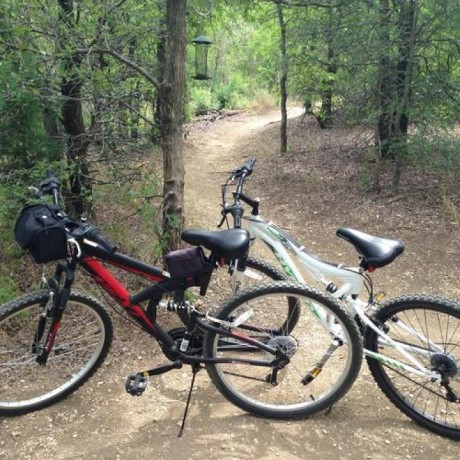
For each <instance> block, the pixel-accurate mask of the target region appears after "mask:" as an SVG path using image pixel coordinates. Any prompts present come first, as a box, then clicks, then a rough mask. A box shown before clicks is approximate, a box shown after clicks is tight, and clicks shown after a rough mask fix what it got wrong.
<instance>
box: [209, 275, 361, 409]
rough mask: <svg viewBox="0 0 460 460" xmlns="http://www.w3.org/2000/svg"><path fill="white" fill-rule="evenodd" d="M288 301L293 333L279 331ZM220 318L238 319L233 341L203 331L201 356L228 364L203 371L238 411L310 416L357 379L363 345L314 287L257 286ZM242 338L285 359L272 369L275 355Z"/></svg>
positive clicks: (336, 306) (333, 303)
mask: <svg viewBox="0 0 460 460" xmlns="http://www.w3.org/2000/svg"><path fill="white" fill-rule="evenodd" d="M287 299H291V300H290V301H291V302H295V304H296V310H297V320H296V322H297V324H296V327H295V328H294V329H293V330H292V329H291V330H286V329H284V328H283V324H286V323H289V318H286V302H287ZM318 315H324V318H325V319H326V322H327V324H328V327H325V326H324V325H323V324H321V323H320V321H319V320H318ZM218 318H219V319H220V320H224V321H227V322H229V323H232V322H236V323H239V322H240V321H242V322H241V324H238V325H237V326H236V327H232V328H231V330H232V332H233V333H234V336H232V337H227V336H226V334H220V333H216V332H208V333H207V334H206V336H205V342H204V354H205V356H206V357H207V358H213V359H214V358H221V359H226V360H227V362H225V363H218V364H208V365H207V370H208V373H209V376H210V378H211V380H212V382H213V383H214V385H215V386H216V388H217V389H218V390H219V391H220V392H221V393H222V395H223V396H225V397H226V398H227V399H228V400H229V401H231V402H232V403H234V404H235V405H237V406H238V407H240V408H241V409H243V410H246V411H248V412H251V413H253V414H256V415H261V416H264V417H273V418H298V417H305V416H309V415H312V414H314V413H316V412H319V411H321V410H324V409H326V408H328V407H329V406H331V405H332V404H334V403H335V402H336V401H337V400H338V399H339V398H341V397H342V396H343V395H344V394H345V393H346V392H347V391H348V389H349V388H350V387H351V385H352V384H353V382H354V381H355V379H356V377H357V376H358V373H359V369H360V366H361V360H362V344H361V338H360V335H359V332H358V329H357V327H356V324H355V323H354V321H352V320H351V318H350V317H349V316H348V314H347V313H346V312H345V311H344V310H343V309H342V308H341V306H340V305H339V304H338V303H337V301H335V300H334V299H333V298H332V297H329V296H326V295H324V294H322V293H320V292H319V291H317V290H314V289H311V288H308V287H306V286H304V285H296V284H291V283H287V282H279V283H272V284H267V285H260V286H256V287H254V288H252V289H250V290H247V291H244V292H242V293H240V294H238V295H237V296H235V297H234V298H233V299H231V300H230V301H229V302H228V303H227V304H226V305H225V306H224V308H223V309H222V311H221V312H220V313H219V315H218ZM241 335H245V336H250V337H251V338H252V339H255V340H258V341H260V342H262V343H264V344H265V345H267V346H269V347H271V348H272V349H274V350H279V351H281V352H282V353H283V355H284V357H283V359H285V357H288V358H289V360H288V362H286V361H283V362H282V363H278V364H274V363H273V362H272V361H273V360H274V355H273V354H271V353H269V352H268V351H265V350H264V349H262V348H260V347H257V346H254V345H248V344H247V343H245V342H243V341H242V340H241V339H239V337H241ZM235 359H243V360H252V361H253V362H252V363H251V362H235ZM254 361H256V363H255V362H254ZM262 361H265V362H267V361H269V362H272V364H271V366H268V367H267V366H262V365H260V364H261V362H262ZM322 362H324V365H322V364H321V363H322Z"/></svg>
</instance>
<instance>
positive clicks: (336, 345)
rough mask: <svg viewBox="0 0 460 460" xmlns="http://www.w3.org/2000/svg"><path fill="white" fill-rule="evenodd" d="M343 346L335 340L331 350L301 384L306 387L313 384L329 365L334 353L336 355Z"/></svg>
mask: <svg viewBox="0 0 460 460" xmlns="http://www.w3.org/2000/svg"><path fill="white" fill-rule="evenodd" d="M341 345H342V342H341V341H340V340H334V341H333V342H332V343H331V344H330V345H329V348H328V349H327V351H326V353H324V355H323V357H322V358H321V359H320V360H319V361H318V363H316V365H315V367H314V368H313V369H312V370H311V371H309V372H308V373H307V375H306V376H305V377H304V378H303V379H302V380H301V383H303V384H304V385H308V384H309V383H311V382H312V381H313V380H314V379H315V378H316V377H318V375H319V374H320V373H321V371H322V370H323V367H324V365H325V364H326V363H327V361H328V360H329V358H330V357H331V356H332V353H334V351H335V350H337V348H339V347H340V346H341Z"/></svg>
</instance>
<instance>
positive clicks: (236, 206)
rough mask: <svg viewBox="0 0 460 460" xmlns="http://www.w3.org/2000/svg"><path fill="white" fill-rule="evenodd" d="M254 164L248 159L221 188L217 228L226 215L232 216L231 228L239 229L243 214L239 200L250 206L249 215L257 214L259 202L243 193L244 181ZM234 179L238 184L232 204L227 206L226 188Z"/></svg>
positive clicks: (253, 159)
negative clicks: (220, 218)
mask: <svg viewBox="0 0 460 460" xmlns="http://www.w3.org/2000/svg"><path fill="white" fill-rule="evenodd" d="M255 163H256V158H250V159H249V160H248V162H247V163H246V164H244V165H243V166H241V167H239V168H237V169H235V170H234V171H233V172H232V173H231V174H230V176H229V177H228V179H227V181H226V182H225V184H224V185H223V186H222V220H221V222H220V223H219V225H218V227H221V226H222V225H223V223H224V222H225V221H226V219H227V214H231V215H232V217H233V226H234V227H235V228H239V227H241V218H242V217H243V214H244V208H243V206H242V205H241V202H240V200H241V201H243V202H244V203H246V204H247V205H249V206H251V208H252V211H251V214H253V215H258V214H259V200H258V199H253V198H250V197H249V196H247V195H245V194H244V193H243V186H244V181H245V180H246V178H247V177H249V176H250V175H251V174H252V172H253V170H254V165H255ZM236 179H238V184H237V186H236V190H235V191H234V192H233V204H232V205H228V204H227V201H226V191H227V187H228V184H229V182H232V181H235V180H236Z"/></svg>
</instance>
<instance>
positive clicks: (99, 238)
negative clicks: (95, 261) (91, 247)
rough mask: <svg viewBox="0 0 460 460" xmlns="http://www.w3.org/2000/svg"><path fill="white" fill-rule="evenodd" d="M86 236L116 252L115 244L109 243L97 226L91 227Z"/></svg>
mask: <svg viewBox="0 0 460 460" xmlns="http://www.w3.org/2000/svg"><path fill="white" fill-rule="evenodd" d="M86 236H87V237H88V238H89V239H91V240H93V241H94V242H95V243H97V244H99V245H100V246H102V247H103V248H104V249H107V251H109V252H112V253H113V252H116V251H117V249H118V248H117V246H115V245H114V244H113V243H111V242H110V241H109V240H108V239H107V238H106V237H105V236H104V235H102V233H101V231H100V230H99V229H98V228H97V227H93V228H91V229H90V230H89V231H88V232H87V233H86Z"/></svg>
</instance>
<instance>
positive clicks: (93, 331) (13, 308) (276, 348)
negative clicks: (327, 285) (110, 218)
mask: <svg viewBox="0 0 460 460" xmlns="http://www.w3.org/2000/svg"><path fill="white" fill-rule="evenodd" d="M40 190H41V192H42V194H44V195H46V194H50V195H52V196H53V204H49V205H47V204H39V205H33V206H28V207H26V208H24V210H23V211H22V213H21V216H20V218H19V219H18V222H17V224H16V238H17V240H18V242H19V243H20V244H21V245H22V246H23V247H24V248H27V249H28V250H29V251H30V252H31V253H32V255H33V256H34V258H35V260H36V262H38V263H43V262H48V261H53V260H63V261H60V262H58V263H57V265H56V270H55V273H54V276H52V277H51V278H50V279H48V280H47V281H46V284H45V288H44V289H43V290H40V291H37V292H33V293H31V294H27V295H24V296H22V297H19V298H17V299H15V300H12V301H10V302H8V303H7V304H5V305H3V306H2V307H0V414H2V415H16V414H22V413H25V412H29V411H33V410H37V409H41V408H44V407H47V406H49V405H51V404H53V403H55V402H57V401H59V400H61V399H62V398H64V397H65V396H66V395H68V394H70V393H72V392H73V391H75V390H76V389H77V388H79V387H80V386H81V385H82V384H83V383H85V382H86V381H87V380H88V379H89V378H90V377H91V375H93V374H94V372H95V371H96V370H97V369H98V368H99V366H100V365H101V363H102V362H103V361H104V359H105V358H106V356H107V353H108V352H109V348H110V345H111V342H112V321H111V318H110V315H109V313H108V311H107V309H106V307H105V306H104V305H103V304H102V303H101V302H100V301H98V300H97V299H95V298H94V297H92V296H90V295H88V294H86V293H83V292H81V291H79V290H75V289H74V288H73V286H74V281H75V277H76V274H77V273H78V271H77V268H82V269H83V270H84V271H85V272H86V273H87V274H89V276H90V277H91V278H92V280H94V282H95V283H96V284H97V285H98V286H100V287H101V288H102V289H103V290H104V291H106V292H107V293H108V294H109V295H110V296H111V297H112V298H113V299H114V301H115V302H116V303H117V304H118V305H120V306H121V307H123V308H124V309H125V310H126V312H127V313H128V314H129V316H130V317H131V318H132V319H133V320H134V321H136V322H137V323H138V325H139V326H140V327H141V328H142V329H143V330H144V331H145V332H146V333H147V334H148V335H150V336H151V337H152V338H154V339H156V340H157V341H158V343H159V344H160V346H161V350H162V351H163V353H164V355H165V357H166V358H167V359H168V360H169V363H167V364H165V365H162V366H160V367H157V368H154V369H149V370H145V371H141V372H138V373H136V374H133V375H131V376H129V377H128V379H127V382H126V390H127V391H128V393H130V394H132V395H140V394H142V393H143V392H144V390H145V388H146V385H147V379H148V377H149V376H153V375H158V374H161V373H164V372H168V371H170V370H173V369H178V368H181V367H182V366H183V365H184V364H185V365H189V366H191V368H192V370H193V378H192V383H191V388H192V387H193V381H194V376H195V374H196V372H197V371H198V370H199V369H201V368H203V367H206V369H207V371H208V374H209V376H210V378H211V381H212V382H213V383H214V385H215V386H216V388H217V389H218V390H219V391H220V392H221V393H222V394H223V395H224V396H225V397H226V398H227V399H228V400H230V401H231V402H232V403H234V404H236V405H237V406H239V407H240V408H242V409H244V410H246V411H249V412H251V413H254V414H257V415H261V416H266V417H274V418H296V417H304V416H309V415H312V414H313V413H316V412H318V411H321V410H323V409H327V408H328V407H329V406H331V405H332V404H333V403H335V402H336V401H337V400H338V399H339V398H340V397H341V396H343V395H344V394H345V393H346V391H347V390H348V389H349V388H350V387H351V385H352V383H353V382H354V380H355V378H356V376H357V375H358V372H359V369H360V365H361V359H362V345H361V339H360V335H359V332H358V330H357V327H356V325H355V323H354V322H353V321H352V320H351V319H350V318H349V316H348V315H347V313H346V312H345V311H344V310H343V309H342V307H341V306H340V305H339V304H338V302H337V301H336V300H334V299H333V298H332V297H329V296H328V295H326V294H322V293H320V292H319V291H317V290H314V289H311V288H308V287H306V286H301V285H296V284H292V283H287V282H277V283H271V284H262V285H260V286H256V287H253V288H251V289H249V290H246V291H243V292H240V293H238V294H237V295H235V296H234V297H232V298H231V299H229V300H228V301H227V302H226V304H225V305H223V307H222V309H221V310H220V312H219V313H218V314H216V315H215V316H211V315H210V314H209V313H207V312H205V311H201V310H199V309H198V308H196V307H195V306H194V305H192V303H190V302H188V301H185V300H184V299H185V297H186V296H184V295H183V293H184V292H185V291H186V290H187V289H189V288H191V287H193V286H198V287H199V288H200V293H201V294H202V295H205V294H206V290H207V286H208V284H209V281H210V279H211V277H212V275H213V272H215V270H216V268H217V267H219V266H221V265H228V264H232V266H235V261H236V260H238V267H239V268H240V269H244V265H245V262H246V259H247V253H248V248H249V243H250V238H249V234H248V232H247V231H246V230H244V229H231V230H224V231H204V230H187V231H185V232H184V233H183V235H182V237H183V240H184V241H185V242H187V243H189V244H191V245H192V247H190V248H188V249H184V250H179V251H174V252H172V253H170V254H169V255H168V256H167V258H166V260H167V264H168V269H169V272H165V271H164V270H162V269H161V268H158V267H154V266H151V265H148V264H146V263H144V262H141V261H139V260H137V259H134V258H132V257H130V256H127V255H125V254H122V253H120V252H119V251H118V250H117V248H116V247H115V246H114V245H113V244H112V243H111V242H110V241H109V240H108V239H107V238H105V237H104V236H103V235H102V234H101V232H100V231H99V230H98V229H97V228H96V227H94V226H92V225H90V224H88V223H87V222H79V221H78V222H77V221H75V220H73V219H71V218H69V217H68V216H67V215H66V214H65V213H64V212H63V211H62V209H61V206H60V200H59V182H58V181H57V179H56V178H55V177H53V176H49V177H48V178H47V179H46V180H45V181H44V182H43V183H42V184H41V186H40ZM202 248H205V249H206V250H207V251H208V255H207V256H206V255H205V252H204V251H203V249H202ZM108 266H115V267H118V268H121V269H123V270H126V271H127V272H131V273H134V274H136V275H139V276H141V277H143V278H145V279H147V280H149V281H150V282H151V284H150V285H149V286H148V287H146V288H144V289H142V290H141V291H140V292H137V293H134V294H132V293H130V292H128V290H127V289H126V287H125V286H124V285H123V284H122V282H121V281H120V280H118V279H117V278H116V277H115V276H114V275H113V274H112V273H111V272H110V270H109V268H108ZM304 304H307V305H310V306H311V304H314V305H315V308H310V307H307V308H303V306H304ZM159 308H166V309H168V310H173V311H177V312H181V311H182V312H186V315H184V317H186V318H187V324H186V327H184V328H182V329H180V330H178V329H175V330H173V331H169V332H168V331H167V330H166V329H164V328H163V327H162V326H160V324H159V323H158V321H157V311H158V309H159ZM318 308H319V309H322V311H323V312H324V313H325V314H327V315H328V317H329V318H330V321H331V324H335V327H334V328H333V329H334V333H333V334H331V332H330V330H329V329H328V330H326V329H324V328H323V327H322V326H321V324H320V323H319V322H318V321H317V320H316V318H315V317H314V315H313V314H312V311H318V310H317V309H318ZM328 350H329V352H328ZM326 361H327V362H328V366H327V367H325V366H324V364H325V362H326ZM190 394H191V392H190ZM190 394H189V398H190ZM188 402H189V401H188Z"/></svg>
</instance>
